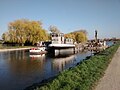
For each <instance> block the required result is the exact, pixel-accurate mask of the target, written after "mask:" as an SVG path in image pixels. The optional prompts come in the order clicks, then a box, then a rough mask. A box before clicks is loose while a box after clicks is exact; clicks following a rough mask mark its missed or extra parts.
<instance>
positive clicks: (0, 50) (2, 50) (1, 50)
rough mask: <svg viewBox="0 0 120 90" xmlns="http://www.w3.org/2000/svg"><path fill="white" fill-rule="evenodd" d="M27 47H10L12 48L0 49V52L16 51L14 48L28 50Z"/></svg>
mask: <svg viewBox="0 0 120 90" xmlns="http://www.w3.org/2000/svg"><path fill="white" fill-rule="evenodd" d="M29 49H30V47H29V48H12V49H0V52H7V51H16V50H29Z"/></svg>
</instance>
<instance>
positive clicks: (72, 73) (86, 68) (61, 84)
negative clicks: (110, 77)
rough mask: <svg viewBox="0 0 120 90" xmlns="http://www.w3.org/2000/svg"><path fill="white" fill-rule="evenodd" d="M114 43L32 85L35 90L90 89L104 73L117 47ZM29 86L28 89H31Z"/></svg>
mask: <svg viewBox="0 0 120 90" xmlns="http://www.w3.org/2000/svg"><path fill="white" fill-rule="evenodd" d="M118 47H119V44H116V45H114V46H112V47H110V48H107V49H106V50H105V51H102V52H100V53H99V54H97V55H95V56H92V57H90V58H89V59H86V60H83V61H82V62H80V63H78V64H77V65H76V67H74V68H70V69H68V70H64V71H63V72H61V73H60V74H59V75H58V76H56V77H55V78H54V79H53V80H50V81H49V82H48V83H46V82H43V83H42V84H41V83H40V84H37V86H36V85H35V86H33V87H32V89H36V90H58V89H62V90H75V89H77V90H79V89H80V90H91V89H93V87H94V86H96V83H97V82H98V81H99V79H100V78H101V77H102V76H103V75H104V71H105V70H106V68H107V67H108V65H109V63H110V61H111V58H112V57H113V55H114V53H115V52H116V50H117V49H118ZM32 89H31V88H30V90H32Z"/></svg>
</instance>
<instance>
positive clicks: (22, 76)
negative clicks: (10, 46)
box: [0, 50, 91, 90]
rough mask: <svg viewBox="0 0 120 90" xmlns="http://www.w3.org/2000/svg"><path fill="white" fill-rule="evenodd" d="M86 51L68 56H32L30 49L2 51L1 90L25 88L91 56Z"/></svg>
mask: <svg viewBox="0 0 120 90" xmlns="http://www.w3.org/2000/svg"><path fill="white" fill-rule="evenodd" d="M90 55H91V52H89V51H84V52H80V53H77V54H75V55H70V56H68V57H59V58H51V57H49V56H47V55H42V56H40V55H38V56H36V55H35V56H32V55H29V51H28V50H19V51H9V52H0V90H23V89H25V88H26V87H28V86H31V85H33V84H34V83H38V82H41V81H42V80H44V79H48V78H50V77H53V76H55V75H57V74H59V72H61V71H63V70H64V69H68V68H70V67H74V66H75V65H76V64H77V63H78V62H80V61H81V60H83V59H85V58H86V56H90Z"/></svg>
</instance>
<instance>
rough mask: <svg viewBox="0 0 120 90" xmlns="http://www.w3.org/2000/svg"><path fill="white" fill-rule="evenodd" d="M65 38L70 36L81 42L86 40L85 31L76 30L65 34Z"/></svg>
mask: <svg viewBox="0 0 120 90" xmlns="http://www.w3.org/2000/svg"><path fill="white" fill-rule="evenodd" d="M65 37H66V38H72V39H73V40H74V41H76V42H77V43H83V42H86V41H87V31H86V30H78V31H74V32H71V33H68V34H65Z"/></svg>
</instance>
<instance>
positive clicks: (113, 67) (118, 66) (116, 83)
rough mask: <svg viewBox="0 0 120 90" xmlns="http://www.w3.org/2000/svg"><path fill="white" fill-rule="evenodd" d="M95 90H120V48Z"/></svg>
mask: <svg viewBox="0 0 120 90" xmlns="http://www.w3.org/2000/svg"><path fill="white" fill-rule="evenodd" d="M95 90H120V47H119V49H118V50H117V52H116V54H115V55H114V57H113V59H112V61H111V63H110V64H109V66H108V68H107V70H106V71H105V75H104V77H103V78H102V79H101V80H100V82H99V83H98V85H97V86H96V88H95Z"/></svg>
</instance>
